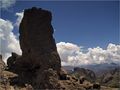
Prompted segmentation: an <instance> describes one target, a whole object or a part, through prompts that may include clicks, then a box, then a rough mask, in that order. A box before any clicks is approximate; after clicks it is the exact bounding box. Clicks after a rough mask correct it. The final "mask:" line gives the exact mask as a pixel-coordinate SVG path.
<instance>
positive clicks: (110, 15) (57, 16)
mask: <svg viewBox="0 0 120 90" xmlns="http://www.w3.org/2000/svg"><path fill="white" fill-rule="evenodd" d="M0 4H1V5H0V10H1V12H0V15H1V16H0V54H2V56H3V60H4V61H5V62H6V60H7V58H8V57H9V56H10V55H11V52H15V53H17V54H19V55H21V54H22V51H21V49H20V45H19V40H18V39H17V38H18V31H19V21H20V20H21V18H22V16H23V13H22V12H23V10H24V9H27V8H31V7H34V6H36V7H38V8H40V7H41V8H43V9H46V10H49V11H51V12H52V15H53V19H52V25H53V28H54V29H55V32H54V37H55V40H56V46H57V50H58V53H59V55H60V58H61V63H62V65H72V66H79V65H88V64H100V63H113V62H115V63H120V44H119V43H120V41H119V34H120V30H119V20H120V19H119V2H118V1H117V0H114V1H112V0H111V1H98V0H97V1H90V0H89V1H57V2H55V1H44V2H43V1H38V0H36V1H32V0H31V1H30V0H26V1H22V0H21V1H20V0H19V1H16V0H2V1H0ZM16 36H17V38H16Z"/></svg>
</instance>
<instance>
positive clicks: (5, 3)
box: [0, 0, 16, 9]
mask: <svg viewBox="0 0 120 90" xmlns="http://www.w3.org/2000/svg"><path fill="white" fill-rule="evenodd" d="M15 2H16V0H0V4H1V5H0V8H3V9H7V8H9V7H11V6H12V5H14V4H15Z"/></svg>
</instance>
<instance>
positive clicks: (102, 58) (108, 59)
mask: <svg viewBox="0 0 120 90" xmlns="http://www.w3.org/2000/svg"><path fill="white" fill-rule="evenodd" d="M82 49H83V48H82V47H80V46H78V45H76V44H73V43H65V42H60V43H57V50H58V53H59V55H60V57H61V60H62V65H72V66H79V65H87V64H100V63H112V62H116V63H120V45H115V44H112V43H110V44H108V46H107V48H106V49H105V50H104V49H102V48H100V47H96V48H88V50H87V52H86V53H84V52H83V50H82Z"/></svg>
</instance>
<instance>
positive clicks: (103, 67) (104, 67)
mask: <svg viewBox="0 0 120 90" xmlns="http://www.w3.org/2000/svg"><path fill="white" fill-rule="evenodd" d="M77 67H80V68H85V69H89V70H92V71H94V72H95V74H100V73H101V74H103V73H104V72H106V71H109V70H113V69H115V68H119V69H120V66H119V64H116V63H102V64H91V65H81V66H77ZM63 68H64V69H65V70H67V71H69V72H70V71H73V70H74V68H75V66H63Z"/></svg>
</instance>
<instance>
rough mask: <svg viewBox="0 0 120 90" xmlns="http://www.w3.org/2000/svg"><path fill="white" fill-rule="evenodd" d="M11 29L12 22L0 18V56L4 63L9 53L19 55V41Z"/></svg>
mask: <svg viewBox="0 0 120 90" xmlns="http://www.w3.org/2000/svg"><path fill="white" fill-rule="evenodd" d="M13 28H14V26H13V24H12V22H10V21H8V20H4V19H1V18H0V54H2V56H3V59H4V61H5V62H6V59H7V58H8V57H9V56H10V55H11V52H16V53H17V54H21V50H20V46H19V41H18V40H17V39H16V36H15V35H14V34H13V32H12V31H13Z"/></svg>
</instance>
